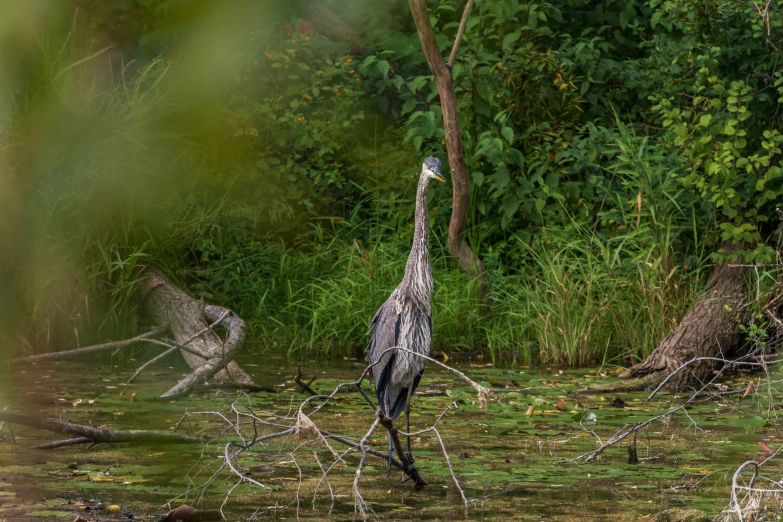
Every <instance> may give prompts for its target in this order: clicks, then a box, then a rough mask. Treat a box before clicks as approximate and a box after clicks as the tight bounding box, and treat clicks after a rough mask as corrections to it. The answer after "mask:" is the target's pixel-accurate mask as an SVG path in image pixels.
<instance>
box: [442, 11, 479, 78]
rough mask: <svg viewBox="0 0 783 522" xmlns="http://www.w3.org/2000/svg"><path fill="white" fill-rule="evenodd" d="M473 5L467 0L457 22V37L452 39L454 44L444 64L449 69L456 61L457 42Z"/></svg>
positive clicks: (463, 30)
mask: <svg viewBox="0 0 783 522" xmlns="http://www.w3.org/2000/svg"><path fill="white" fill-rule="evenodd" d="M471 7H473V0H468V3H467V4H466V5H465V10H464V11H463V12H462V20H460V22H459V30H457V37H456V38H455V39H454V45H453V46H452V48H451V55H450V56H449V61H448V62H447V63H446V66H447V67H448V68H449V69H453V68H454V62H456V61H457V52H458V51H459V44H460V41H461V40H462V35H464V34H465V26H466V25H467V24H468V16H469V15H470V8H471Z"/></svg>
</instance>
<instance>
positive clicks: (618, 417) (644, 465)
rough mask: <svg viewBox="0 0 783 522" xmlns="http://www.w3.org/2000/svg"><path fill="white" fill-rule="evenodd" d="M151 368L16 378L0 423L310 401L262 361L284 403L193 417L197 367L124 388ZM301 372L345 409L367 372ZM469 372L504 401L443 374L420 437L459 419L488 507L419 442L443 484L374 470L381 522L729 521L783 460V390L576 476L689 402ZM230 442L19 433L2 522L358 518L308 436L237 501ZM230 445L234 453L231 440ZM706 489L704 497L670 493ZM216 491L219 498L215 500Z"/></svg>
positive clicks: (709, 409)
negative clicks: (191, 514)
mask: <svg viewBox="0 0 783 522" xmlns="http://www.w3.org/2000/svg"><path fill="white" fill-rule="evenodd" d="M140 361H141V359H140V360H139V361H136V362H134V361H128V362H126V363H125V364H123V365H120V366H117V365H114V364H112V363H108V362H104V363H102V362H92V363H89V364H88V363H78V362H62V363H51V364H40V365H37V366H34V367H28V368H26V369H25V370H24V371H15V372H13V373H11V372H9V373H6V374H5V375H3V376H2V379H3V382H2V385H0V409H2V408H3V407H5V406H8V407H9V408H10V409H14V410H18V411H23V412H27V413H31V414H36V415H47V416H52V417H55V418H62V419H67V420H70V421H72V422H77V423H82V424H89V425H93V426H100V425H105V426H108V427H111V428H116V429H164V430H165V429H173V427H174V426H175V425H177V423H178V422H179V421H180V419H181V418H182V415H183V413H185V412H186V411H190V412H195V411H224V412H225V411H230V405H231V403H232V402H234V401H237V400H239V401H240V402H241V403H242V404H243V405H245V406H246V407H248V408H250V409H252V410H253V411H256V412H264V413H263V415H267V416H268V417H269V418H270V419H276V421H277V422H280V423H282V424H292V421H286V420H285V419H284V417H288V418H290V417H291V416H292V415H293V414H294V413H295V412H296V408H297V407H298V405H299V403H300V402H301V401H302V400H303V399H304V398H305V397H306V395H305V394H303V393H302V392H301V391H300V390H298V389H297V386H296V384H295V383H294V381H293V376H294V374H295V371H296V366H295V365H292V364H291V363H290V362H289V361H287V360H286V359H284V358H282V357H275V356H255V357H254V356H248V357H245V358H244V359H241V360H240V361H239V362H240V364H241V365H242V366H243V367H244V368H245V369H246V370H247V371H248V372H249V373H250V374H251V375H252V376H253V377H254V379H256V382H257V383H259V384H266V385H270V386H274V387H275V388H276V389H278V390H279V392H278V393H275V394H271V393H255V394H249V395H247V396H240V395H239V394H238V393H233V392H232V393H223V392H215V391H212V392H203V393H198V394H195V395H193V396H191V397H188V398H185V399H180V400H176V401H168V400H160V399H158V398H157V397H158V396H159V395H160V394H161V393H163V392H164V391H165V390H167V389H168V388H169V387H170V385H172V384H173V382H174V381H176V380H177V379H179V378H180V376H181V375H183V374H184V373H185V372H186V370H187V368H186V367H185V366H184V365H183V363H181V362H179V360H178V359H174V358H172V359H169V360H167V361H165V362H164V363H163V364H162V365H159V366H157V367H155V368H154V369H152V370H150V371H148V372H147V373H144V374H142V376H141V377H140V378H139V380H138V381H136V382H134V383H133V384H130V385H127V384H125V381H126V380H127V379H128V378H129V377H130V376H131V375H132V374H133V372H134V370H135V366H137V365H138V364H139V363H140ZM261 361H263V362H261ZM301 364H302V368H303V371H304V374H305V376H308V377H309V376H312V375H315V376H316V377H317V379H316V380H315V381H314V382H313V384H312V386H313V388H314V389H315V390H316V391H317V392H318V393H329V392H331V391H332V390H333V389H334V387H335V386H336V385H337V384H338V383H340V382H346V381H352V380H355V379H356V378H357V376H358V375H360V374H361V371H362V368H359V367H357V366H356V365H355V364H354V363H352V362H350V361H345V362H340V363H334V362H323V361H303V362H302V363H301ZM456 367H458V368H459V369H460V370H461V371H464V372H465V373H466V374H467V375H469V376H470V377H471V378H472V379H474V380H476V381H480V382H482V383H483V384H485V385H486V386H488V387H490V388H494V389H497V390H504V391H503V392H502V393H499V394H498V395H497V400H493V401H492V402H490V403H489V406H488V408H487V409H481V408H480V406H479V402H478V399H477V397H476V394H475V392H474V391H473V389H472V388H471V387H470V386H467V385H466V384H465V383H464V382H462V381H460V380H459V379H458V378H457V377H456V376H455V375H453V374H451V373H449V372H447V371H445V370H442V369H439V368H436V367H434V366H433V365H432V364H430V365H429V366H428V368H427V371H426V373H425V377H424V379H423V380H422V384H421V386H420V388H419V390H420V391H422V392H423V393H424V395H426V396H417V397H416V398H415V399H414V402H413V413H412V415H411V423H412V429H422V428H425V427H428V426H430V425H432V423H433V422H434V420H435V418H436V417H437V416H438V415H440V414H441V413H442V412H443V411H444V409H446V407H447V406H448V405H449V404H452V403H455V402H456V406H457V409H452V410H451V411H449V412H448V413H447V414H446V415H445V416H444V418H443V419H442V420H441V422H440V424H439V428H440V433H441V435H442V438H443V442H444V444H445V446H446V448H447V450H448V453H449V456H450V460H451V463H452V465H453V467H454V471H455V473H456V476H457V478H458V479H459V481H460V484H461V485H462V487H463V488H464V490H465V493H466V496H467V497H468V498H469V499H479V500H477V501H476V502H472V503H471V504H470V508H469V511H468V513H467V514H466V513H465V508H464V505H463V503H462V499H461V496H460V493H459V490H458V489H457V488H456V487H455V486H454V483H453V481H452V479H451V476H450V473H449V469H448V467H447V465H446V461H445V459H444V457H443V454H442V452H441V447H440V443H439V442H438V439H437V438H436V437H435V436H433V435H432V434H427V435H423V436H420V437H414V439H413V445H414V455H415V456H416V465H417V467H418V468H419V470H420V471H421V473H422V475H423V476H424V478H425V479H426V480H427V481H428V482H429V485H428V486H427V488H426V489H424V490H423V491H414V489H413V487H412V485H411V484H410V483H402V482H401V480H400V473H399V472H398V471H396V470H395V471H392V473H391V474H390V475H389V477H388V478H386V465H385V463H384V462H383V461H382V460H380V459H378V458H375V457H370V458H369V460H368V461H367V467H366V468H365V470H364V472H363V474H362V476H361V480H360V491H361V494H362V496H363V498H364V499H365V501H366V502H367V505H368V506H369V507H370V508H372V510H374V511H375V513H377V515H378V516H379V517H380V518H382V519H386V520H408V519H414V518H415V519H417V520H647V519H649V517H650V516H651V515H652V514H655V513H657V512H660V511H662V510H665V509H669V508H675V507H676V508H689V509H690V508H694V509H700V510H704V511H705V512H706V513H707V514H708V515H710V516H714V515H716V514H718V513H719V512H720V511H721V510H722V509H723V508H724V507H725V506H727V504H728V501H729V494H730V485H731V477H732V474H733V472H734V469H736V467H737V466H738V465H739V464H741V463H742V462H743V461H745V460H748V459H755V460H761V459H763V458H764V457H765V456H766V455H767V452H768V451H769V448H772V449H777V447H778V446H780V445H781V444H783V434H782V433H781V431H780V424H781V423H780V420H779V419H778V418H777V417H776V414H775V409H774V407H771V406H770V404H769V403H768V401H767V400H766V398H765V397H768V394H769V393H770V392H771V393H772V396H773V397H774V399H776V400H778V401H779V399H780V398H781V391H780V390H778V389H774V388H773V389H771V390H770V389H768V388H764V389H763V393H761V392H753V393H750V394H748V395H747V396H745V397H741V394H736V395H729V396H723V397H712V398H710V399H708V400H703V401H699V402H697V403H695V404H693V405H692V406H690V407H689V408H688V409H687V411H680V412H679V413H676V414H674V415H672V416H671V417H670V421H669V422H666V423H662V422H656V423H654V424H652V425H651V426H650V427H649V429H647V430H646V431H644V432H642V433H640V436H639V437H638V441H637V444H638V446H637V453H638V457H639V459H640V462H639V463H638V464H628V443H629V442H630V441H624V442H622V443H620V444H618V445H616V446H614V447H612V448H609V449H608V450H607V451H606V452H605V453H604V454H603V455H602V458H601V459H600V460H597V461H594V462H590V463H585V462H582V461H573V460H571V459H574V458H575V457H577V456H579V455H581V454H583V453H585V452H587V451H590V450H592V449H594V448H595V447H596V446H597V443H596V437H600V438H601V440H604V441H605V440H607V438H609V437H610V436H611V435H612V434H613V433H614V432H615V431H616V430H617V429H619V428H621V427H622V426H624V425H626V424H629V423H635V422H642V421H644V420H646V419H647V418H649V417H650V416H651V415H655V414H659V413H663V412H665V411H667V410H668V409H669V408H671V407H672V405H673V404H677V403H678V401H681V400H682V398H684V397H685V395H683V396H682V397H678V396H675V395H671V394H660V395H658V396H656V397H655V398H654V399H653V400H652V401H650V402H647V401H646V400H645V398H646V396H647V394H646V393H612V394H601V393H586V394H577V393H576V391H577V390H580V389H583V388H586V387H589V386H593V385H595V384H599V383H604V382H608V381H610V380H611V379H613V378H614V377H613V374H612V373H605V372H602V371H600V370H598V369H580V370H558V369H552V368H541V369H530V368H498V367H494V366H491V365H487V364H484V362H483V361H473V362H463V363H460V364H458V365H456ZM759 378H766V377H765V376H764V375H763V374H746V373H742V374H734V375H732V376H730V377H727V378H724V379H723V381H722V384H724V385H726V386H727V387H728V389H729V390H740V389H744V388H745V387H746V385H747V383H748V381H750V380H758V379H759ZM774 380H775V379H774V376H773V381H774ZM509 390H517V391H509ZM616 397H620V398H621V399H622V400H623V401H624V403H625V407H624V408H617V407H613V406H612V402H613V401H614V399H615V398H616ZM615 404H617V403H615ZM531 406H532V408H531ZM308 411H309V410H308ZM313 420H314V421H315V422H316V423H317V424H318V426H319V427H320V428H322V429H326V430H329V431H330V432H332V433H339V434H342V435H345V436H347V437H350V438H352V439H354V440H358V439H359V438H361V437H362V436H363V435H364V434H365V433H366V432H367V430H368V428H369V427H370V425H371V424H372V423H373V421H374V414H373V412H372V411H371V410H370V408H369V406H368V405H367V404H366V403H365V402H364V401H363V400H362V398H361V396H360V395H358V394H357V393H346V394H342V395H340V396H339V398H338V400H336V401H333V402H332V403H331V404H330V405H329V406H327V407H326V408H324V409H323V410H322V411H320V412H318V413H317V414H316V415H314V416H313ZM584 428H588V429H589V430H592V432H593V433H589V432H588V431H585V429H584ZM245 429H252V427H251V428H248V427H247V426H245ZM220 430H221V423H220V419H219V418H217V416H215V415H198V416H191V417H188V419H187V420H186V421H185V422H183V423H182V424H181V426H180V427H179V431H182V432H185V433H193V434H199V433H203V434H204V435H205V440H211V441H213V443H211V444H208V445H206V446H203V447H202V446H201V445H199V444H193V445H190V446H182V445H177V446H175V445H150V444H146V445H131V444H115V445H107V444H103V445H97V446H94V447H88V446H87V445H81V446H70V447H63V448H59V449H55V450H45V451H40V450H26V449H25V447H28V446H32V445H35V444H41V443H45V442H50V441H52V440H57V439H58V438H69V436H57V435H55V434H52V433H48V432H43V431H38V430H32V429H29V428H24V427H19V426H16V427H13V433H14V435H15V443H14V441H12V438H11V436H10V432H9V431H8V428H5V429H4V430H3V431H2V432H0V439H1V440H0V520H8V521H11V520H14V521H16V520H69V521H70V520H73V519H74V518H75V516H76V514H77V513H80V514H82V516H84V517H86V518H87V519H100V520H128V519H129V516H131V515H132V518H133V519H138V520H153V519H157V517H159V516H160V515H161V514H163V513H165V512H166V511H168V509H170V508H171V507H176V506H177V505H179V504H180V503H181V502H183V501H185V502H186V503H188V504H191V505H195V506H198V507H202V508H205V509H206V508H219V507H221V505H222V506H223V510H224V513H225V515H226V519H227V520H247V519H248V518H250V517H251V516H253V514H254V513H255V516H256V519H259V520H260V519H279V520H284V519H296V518H297V516H298V517H300V518H309V519H324V520H345V519H351V518H353V517H354V512H355V511H354V510H355V508H354V500H353V494H352V490H351V487H352V483H353V480H354V476H355V472H356V468H357V464H358V460H359V455H358V454H357V453H356V452H353V453H349V454H348V455H347V456H346V457H345V462H344V463H341V464H339V465H336V466H335V467H334V468H333V469H332V470H331V471H330V473H329V477H330V485H331V487H332V489H333V494H334V505H333V507H332V501H331V498H330V494H329V488H328V487H327V485H326V484H322V485H321V487H320V489H319V494H318V497H317V499H316V501H315V502H313V494H314V491H315V489H316V486H317V484H318V483H319V480H320V478H321V476H322V472H321V468H320V465H323V466H325V467H328V466H330V465H331V463H332V462H333V461H334V459H333V457H332V456H331V453H330V451H329V450H328V449H327V448H326V446H325V445H324V444H323V443H322V442H317V443H315V444H303V441H300V440H299V439H297V438H296V437H295V436H294V437H291V438H290V439H289V440H288V441H287V442H286V444H287V447H286V451H285V452H284V453H283V454H282V455H281V454H279V451H280V441H277V442H274V441H270V442H269V444H268V445H267V446H266V447H264V448H262V447H261V446H260V445H258V446H257V447H256V448H254V450H252V451H250V452H248V453H247V454H246V456H245V457H243V459H242V460H241V461H240V465H241V469H242V471H243V472H244V473H246V474H248V475H249V476H251V477H252V478H254V479H255V480H257V481H259V482H261V483H263V484H264V485H265V486H267V487H268V488H269V490H264V489H261V488H260V487H258V486H254V485H251V484H247V483H243V484H239V485H237V484H238V481H237V478H236V477H235V476H232V475H231V474H230V473H228V472H226V471H224V472H222V473H221V474H218V475H217V476H214V477H213V478H212V479H211V480H210V477H211V476H212V475H213V473H214V472H215V471H216V470H217V469H218V468H219V466H221V465H222V463H223V460H222V458H223V457H222V455H223V447H224V445H225V444H224V442H223V443H221V442H219V441H220V440H223V441H225V439H220V436H221V433H220ZM223 431H224V432H225V430H223ZM222 435H223V436H224V437H230V436H231V434H230V432H229V433H222ZM216 437H217V438H216ZM370 442H371V444H372V445H373V446H374V447H376V448H377V449H378V450H379V451H385V447H386V438H385V433H382V432H381V431H378V432H376V433H375V434H374V435H373V436H372V437H371V438H370ZM331 445H332V446H333V448H334V449H335V450H336V451H339V452H342V451H344V450H345V449H346V448H345V447H344V446H341V445H340V444H339V443H336V442H332V443H331ZM314 455H317V457H318V460H316V457H315V456H314ZM780 460H783V459H780ZM319 463H320V464H319ZM765 474H766V475H768V476H777V477H778V478H779V477H780V476H781V474H782V473H781V469H780V464H779V461H778V460H777V459H776V460H773V461H770V462H769V463H768V464H767V465H766V466H765ZM708 475H709V476H708ZM704 477H707V478H706V479H705V480H703V481H702V482H700V483H699V486H698V487H696V488H693V489H687V488H679V489H674V490H672V489H670V488H673V487H676V486H680V485H685V484H693V483H695V482H697V481H699V480H700V479H702V478H704ZM207 482H209V487H207V488H201V487H200V486H203V485H204V484H205V483H207ZM232 488H234V489H233V490H232V491H231V495H230V497H229V498H228V500H227V501H225V499H226V494H227V493H228V492H229V490H231V489H232ZM188 490H190V493H187V494H186V495H184V494H185V493H186V492H187V491H188ZM183 495H184V496H183ZM224 501H225V504H224ZM168 502H171V504H167V503H168Z"/></svg>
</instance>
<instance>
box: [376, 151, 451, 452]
mask: <svg viewBox="0 0 783 522" xmlns="http://www.w3.org/2000/svg"><path fill="white" fill-rule="evenodd" d="M433 178H434V179H437V180H439V181H443V178H442V177H441V175H440V161H439V160H438V159H436V158H431V157H430V158H427V159H425V160H424V164H423V165H422V172H421V175H420V176H419V186H418V190H417V191H416V218H415V225H414V227H415V228H414V235H413V246H412V248H411V252H410V255H409V256H408V262H407V264H406V265H405V275H404V277H403V279H402V282H400V284H399V285H397V288H395V289H394V291H393V292H392V293H391V296H390V297H389V299H388V300H386V302H385V303H383V305H381V307H380V309H379V310H378V311H377V312H376V313H375V316H374V317H373V319H372V322H371V323H370V329H369V332H368V333H369V335H370V343H369V345H368V346H367V361H368V362H369V363H370V364H373V363H376V364H374V366H373V367H372V368H371V370H370V372H371V373H370V376H371V378H372V380H373V381H374V382H375V391H376V394H377V397H378V405H379V407H380V408H381V409H382V410H383V412H384V413H386V415H388V416H389V417H391V418H392V420H396V419H397V418H398V417H399V416H400V414H401V413H402V412H403V410H405V412H406V426H407V425H408V420H409V419H408V413H409V405H410V398H411V396H412V395H413V393H414V392H415V391H416V387H417V386H418V384H419V381H420V380H421V375H422V373H423V372H424V367H425V365H426V362H427V361H426V360H425V359H424V358H422V357H418V356H417V355H416V354H421V355H425V356H428V355H429V353H430V346H431V343H432V304H431V302H430V299H431V296H432V268H431V266H430V252H429V245H428V237H429V222H428V219H427V188H428V187H429V182H430V179H433ZM395 347H397V348H404V349H405V350H399V351H395V350H390V349H391V348H395ZM406 350H409V351H406ZM411 352H412V353H411ZM407 429H408V431H409V428H407ZM408 452H409V453H410V439H408ZM389 454H390V458H391V439H390V440H389Z"/></svg>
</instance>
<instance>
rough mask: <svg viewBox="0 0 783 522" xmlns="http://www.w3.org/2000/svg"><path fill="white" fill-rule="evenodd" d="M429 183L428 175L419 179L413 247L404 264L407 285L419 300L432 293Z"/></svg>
mask: <svg viewBox="0 0 783 522" xmlns="http://www.w3.org/2000/svg"><path fill="white" fill-rule="evenodd" d="M429 183H430V178H429V177H428V176H422V177H421V178H420V179H419V188H418V190H417V191H416V220H415V223H414V233H413V247H412V248H411V253H410V255H409V256H408V263H407V264H406V265H405V278H404V281H405V282H406V284H407V286H408V287H409V288H411V289H412V290H413V291H414V295H416V297H418V298H420V299H421V300H427V301H429V299H430V296H431V295H432V269H431V267H430V250H429V245H428V239H429V219H428V215H427V188H428V186H429Z"/></svg>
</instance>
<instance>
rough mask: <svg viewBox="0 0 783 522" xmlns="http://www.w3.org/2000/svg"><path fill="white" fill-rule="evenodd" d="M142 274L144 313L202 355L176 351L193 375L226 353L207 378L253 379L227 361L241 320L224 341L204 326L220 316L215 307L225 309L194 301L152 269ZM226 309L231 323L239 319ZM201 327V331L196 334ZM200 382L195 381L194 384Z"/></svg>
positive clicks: (240, 337)
mask: <svg viewBox="0 0 783 522" xmlns="http://www.w3.org/2000/svg"><path fill="white" fill-rule="evenodd" d="M144 274H145V275H147V276H148V277H147V278H146V279H145V280H144V281H142V282H141V283H140V284H139V292H140V294H141V296H142V297H143V299H144V305H145V308H146V310H147V312H148V313H149V314H150V315H151V316H152V318H153V320H154V321H155V322H156V323H157V324H160V325H165V326H168V327H169V329H170V330H171V334H172V336H173V337H174V341H175V342H176V343H178V344H187V346H188V347H189V348H190V349H192V350H195V351H197V352H199V353H202V354H204V357H203V358H202V357H198V356H197V355H193V354H192V353H189V352H187V351H185V350H180V352H182V356H183V357H184V358H185V361H186V362H187V363H188V365H189V366H190V367H191V368H193V370H194V374H197V373H199V374H201V373H204V371H205V370H208V369H209V368H207V366H208V365H209V366H210V367H211V366H215V365H216V364H218V361H221V360H223V359H225V358H226V355H228V356H229V357H228V360H229V361H230V362H228V363H227V364H224V366H225V368H222V367H221V369H220V371H218V372H217V373H215V374H214V376H212V377H211V378H212V379H213V381H214V382H236V383H240V384H252V383H253V379H251V378H250V376H249V375H248V374H246V373H245V372H244V370H242V369H241V368H240V367H239V366H238V365H237V363H236V362H234V361H232V360H231V357H233V354H234V353H236V350H237V348H238V345H241V343H242V342H243V341H244V323H242V324H241V325H239V324H236V325H235V326H234V330H235V331H234V332H233V334H234V335H233V338H232V335H231V332H230V334H229V339H228V340H227V341H226V342H225V344H224V342H223V340H221V339H220V337H218V335H217V334H216V333H215V332H214V331H212V330H211V329H209V328H208V327H209V324H210V323H211V322H214V321H216V320H217V319H218V318H217V317H215V316H216V315H220V314H219V312H218V310H225V309H222V308H220V307H214V306H209V305H204V303H203V302H201V301H196V300H195V299H193V298H192V297H190V296H189V295H187V294H186V293H185V292H183V291H182V290H180V289H179V288H177V287H176V286H175V285H174V284H172V283H171V281H169V280H168V279H166V277H165V276H164V275H163V274H161V273H160V272H159V271H158V270H156V269H154V268H151V267H148V268H146V269H145V270H144ZM227 312H228V313H229V314H231V316H230V317H231V319H233V321H234V322H236V323H239V322H241V319H240V320H239V321H237V319H238V316H236V314H233V312H230V311H227ZM205 329H206V331H205V332H204V333H202V334H201V335H198V334H199V332H202V331H203V330H205ZM193 336H196V338H195V339H192V340H191V341H190V342H189V343H188V342H187V341H188V340H189V339H191V338H192V337H193ZM206 378H207V379H208V378H210V377H206ZM201 380H204V379H201ZM183 382H184V381H183ZM200 382H201V381H200V380H199V381H198V382H196V383H195V385H197V384H199V383H200ZM180 384H182V383H180Z"/></svg>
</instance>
